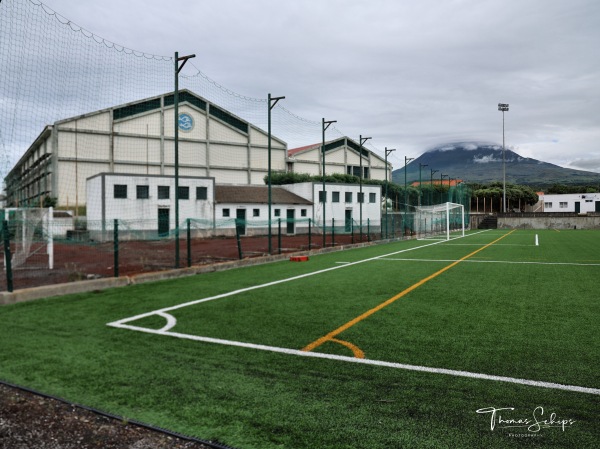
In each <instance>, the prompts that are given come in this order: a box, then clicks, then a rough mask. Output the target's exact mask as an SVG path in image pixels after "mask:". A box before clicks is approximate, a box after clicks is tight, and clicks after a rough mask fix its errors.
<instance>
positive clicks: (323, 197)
mask: <svg viewBox="0 0 600 449" xmlns="http://www.w3.org/2000/svg"><path fill="white" fill-rule="evenodd" d="M326 202H327V192H323V191H322V190H319V203H326Z"/></svg>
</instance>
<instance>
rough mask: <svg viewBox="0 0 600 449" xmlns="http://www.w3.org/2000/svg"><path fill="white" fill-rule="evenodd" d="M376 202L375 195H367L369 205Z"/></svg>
mask: <svg viewBox="0 0 600 449" xmlns="http://www.w3.org/2000/svg"><path fill="white" fill-rule="evenodd" d="M376 201H377V194H375V193H369V203H375V202H376Z"/></svg>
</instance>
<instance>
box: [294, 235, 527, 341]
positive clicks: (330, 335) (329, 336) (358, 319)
mask: <svg viewBox="0 0 600 449" xmlns="http://www.w3.org/2000/svg"><path fill="white" fill-rule="evenodd" d="M513 232H515V229H513V230H512V231H510V232H509V233H508V234H504V235H503V236H502V237H500V238H498V239H496V240H494V241H493V242H491V243H488V244H487V245H485V246H482V247H481V248H479V249H477V250H475V251H473V252H472V253H470V254H467V255H466V256H465V257H463V258H461V259H459V260H457V261H456V262H453V263H451V264H450V265H447V266H445V267H444V268H442V269H441V270H439V271H436V272H435V273H433V274H431V275H429V276H427V277H426V278H424V279H421V280H420V281H419V282H417V283H416V284H413V285H411V286H410V287H408V288H407V289H405V290H403V291H401V292H400V293H398V294H397V295H395V296H392V297H391V298H390V299H388V300H386V301H384V302H382V303H381V304H379V305H378V306H376V307H373V308H372V309H371V310H367V311H366V312H365V313H363V314H362V315H359V316H357V317H356V318H354V319H352V320H350V321H348V322H347V323H346V324H344V325H342V326H340V327H338V328H337V329H336V330H334V331H331V332H329V333H328V334H327V335H324V336H323V337H321V338H319V339H317V340H315V341H313V342H312V343H310V344H308V345H306V346H305V347H304V348H302V351H305V352H308V351H312V350H313V349H315V348H318V347H319V346H321V345H322V344H323V343H325V342H327V341H332V340H334V339H335V337H336V336H337V335H339V334H341V333H342V332H344V331H345V330H348V329H349V328H351V327H352V326H354V325H355V324H357V323H360V322H361V321H362V320H364V319H365V318H368V317H370V316H371V315H373V314H374V313H375V312H378V311H380V310H381V309H383V308H384V307H386V306H389V305H390V304H392V303H393V302H395V301H397V300H398V299H400V298H402V297H403V296H406V295H407V294H409V293H410V292H412V291H413V290H415V289H417V288H419V287H420V286H421V285H423V284H425V283H427V282H429V281H430V280H432V279H434V278H436V277H438V276H439V275H440V274H442V273H444V272H445V271H448V270H449V269H450V268H452V267H454V266H456V265H458V264H459V263H461V262H462V261H463V260H466V259H468V258H470V257H472V256H474V255H475V254H477V253H478V252H480V251H483V250H484V249H486V248H488V247H490V246H492V245H493V244H494V243H496V242H499V241H500V240H502V239H503V238H504V237H507V236H509V235H510V234H512V233H513ZM341 341H342V340H340V341H338V343H339V342H341ZM346 343H347V342H346Z"/></svg>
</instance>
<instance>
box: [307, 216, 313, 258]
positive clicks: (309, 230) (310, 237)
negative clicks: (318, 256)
mask: <svg viewBox="0 0 600 449" xmlns="http://www.w3.org/2000/svg"><path fill="white" fill-rule="evenodd" d="M311 231H312V229H311V222H310V218H309V219H308V250H309V251H310V247H311V243H312V233H311Z"/></svg>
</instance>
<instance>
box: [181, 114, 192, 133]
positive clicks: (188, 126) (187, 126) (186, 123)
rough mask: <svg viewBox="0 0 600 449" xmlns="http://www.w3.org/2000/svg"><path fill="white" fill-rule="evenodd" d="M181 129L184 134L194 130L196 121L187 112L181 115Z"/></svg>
mask: <svg viewBox="0 0 600 449" xmlns="http://www.w3.org/2000/svg"><path fill="white" fill-rule="evenodd" d="M179 129H180V130H181V131H183V132H190V131H191V130H192V129H194V119H193V118H192V116H191V115H190V114H188V113H186V112H184V113H182V114H179Z"/></svg>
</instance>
